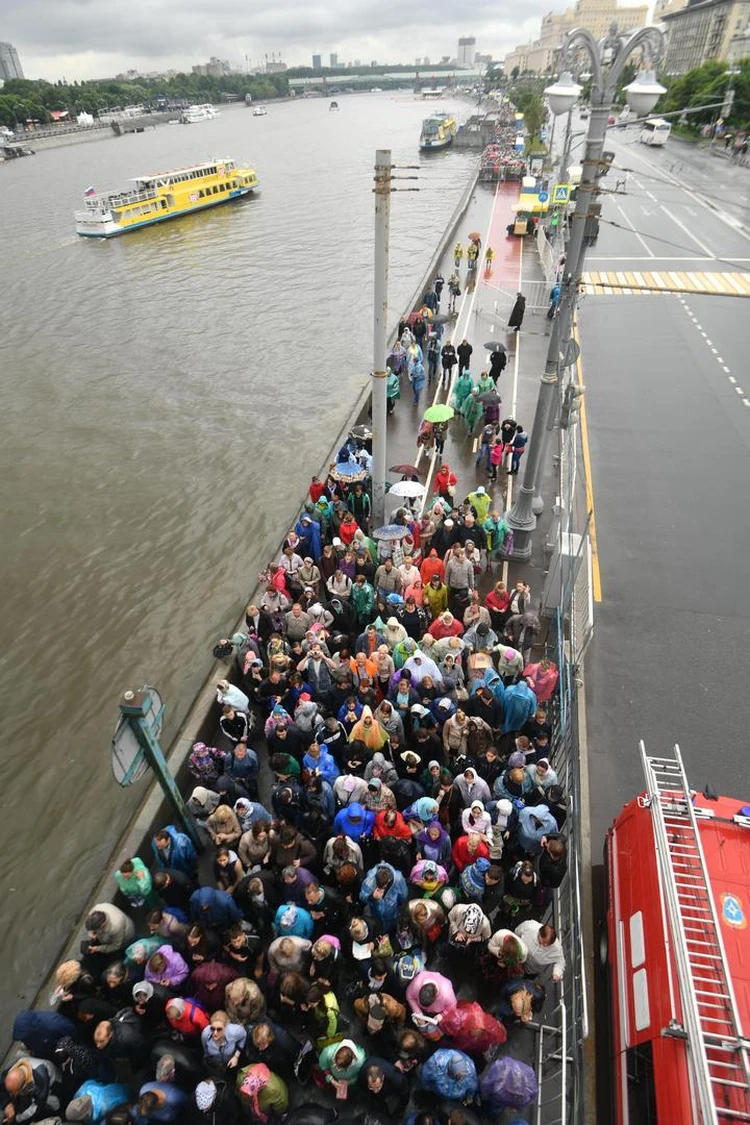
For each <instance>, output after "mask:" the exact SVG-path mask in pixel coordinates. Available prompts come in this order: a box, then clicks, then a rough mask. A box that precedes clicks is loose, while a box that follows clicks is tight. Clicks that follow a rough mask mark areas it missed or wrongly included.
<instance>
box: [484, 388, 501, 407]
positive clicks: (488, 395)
mask: <svg viewBox="0 0 750 1125" xmlns="http://www.w3.org/2000/svg"><path fill="white" fill-rule="evenodd" d="M479 401H480V402H481V403H482V404H483V405H485V406H486V405H487V403H488V402H497V403H500V402H502V401H503V400H502V399H501V398H500V395H499V394H498V393H497V391H496V390H495V389H494V387H493V388H492V390H490V391H485V392H484V394H481V395H479Z"/></svg>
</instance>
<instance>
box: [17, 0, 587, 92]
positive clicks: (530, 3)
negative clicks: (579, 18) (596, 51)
mask: <svg viewBox="0 0 750 1125" xmlns="http://www.w3.org/2000/svg"><path fill="white" fill-rule="evenodd" d="M565 7H567V4H566V3H565V0H558V2H557V3H555V2H554V0H553V2H552V3H551V2H550V0H525V3H524V4H523V9H522V12H523V15H521V5H519V4H511V3H510V0H469V2H468V3H467V4H466V5H464V6H463V7H462V11H461V14H460V16H459V15H458V12H457V9H458V8H459V5H457V4H456V3H455V0H431V2H430V3H416V2H413V0H412V2H407V3H404V0H326V2H325V3H322V2H321V0H310V2H305V0H162V3H161V4H154V2H153V0H126V2H122V0H120V2H118V0H3V3H2V19H1V20H0V37H1V38H2V39H4V40H7V41H9V42H11V43H13V44H14V45H15V47H16V48H17V50H18V53H19V55H20V58H21V65H22V67H23V69H24V73H25V75H26V77H27V78H47V79H50V80H52V81H54V80H56V79H58V78H63V77H64V78H66V79H67V80H68V81H69V82H72V81H73V80H74V79H78V80H79V81H80V80H81V79H84V78H106V77H110V76H112V75H114V74H117V73H120V72H122V71H125V70H128V69H129V68H134V69H136V70H139V71H151V70H166V69H167V68H169V67H174V68H175V69H178V70H189V69H190V67H191V65H192V64H194V63H198V62H205V61H206V60H208V58H209V57H210V56H211V55H216V56H218V57H219V58H221V59H226V60H227V61H228V62H229V63H230V64H231V65H232V66H233V67H235V68H236V69H240V70H241V69H243V68H244V66H245V57H246V56H247V57H248V58H249V60H250V63H251V65H252V64H255V63H258V62H259V61H261V60H262V59H263V58H264V56H265V55H266V54H268V55H269V57H270V55H271V53H272V52H275V53H276V55H277V56H278V55H279V54H280V55H281V58H282V59H283V61H284V62H286V63H287V64H289V65H298V66H305V65H306V66H310V65H311V56H312V54H313V53H316V54H318V53H319V54H322V55H323V61H324V65H325V64H326V63H327V61H328V55H329V54H330V52H332V51H334V52H337V53H338V56H339V59H340V60H343V61H345V62H346V61H349V60H354V59H360V60H361V61H362V62H370V61H371V60H373V59H375V60H376V61H377V62H379V63H381V62H403V63H413V62H414V59H415V58H417V57H423V56H425V55H427V56H429V58H430V60H431V61H439V59H440V58H441V56H442V55H450V56H451V57H452V58H454V57H455V55H456V51H457V40H458V37H459V35H473V36H474V37H475V38H476V41H477V50H478V51H479V52H481V53H482V54H491V55H492V56H493V57H494V58H498V59H502V57H503V55H504V54H505V53H506V52H507V51H509V50H510V49H511V48H512V47H514V46H515V45H516V44H517V43H523V42H526V41H527V40H528V39H530V38H533V37H534V36H535V35H536V34H537V32H538V30H539V19H540V16H541V15H542V14H543V13H544V12H546V11H549V10H551V9H555V10H564V8H565Z"/></svg>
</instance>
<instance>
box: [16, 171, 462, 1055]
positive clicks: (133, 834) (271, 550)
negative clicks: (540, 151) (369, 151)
mask: <svg viewBox="0 0 750 1125" xmlns="http://www.w3.org/2000/svg"><path fill="white" fill-rule="evenodd" d="M477 180H478V175H477V173H473V174H472V177H471V180H470V181H469V183H468V185H467V187H466V190H465V191H464V193H463V195H462V197H461V199H460V201H459V203H458V205H457V206H456V209H455V211H454V213H453V215H452V217H451V219H450V221H449V223H448V225H447V227H446V228H445V231H444V232H443V235H442V237H441V239H440V242H439V243H438V246H437V248H436V250H435V253H434V255H433V257H432V259H431V260H430V263H429V266H428V268H427V270H426V272H425V274H424V275H423V277H422V279H421V281H420V283H419V285H418V286H417V287H416V288H415V290H414V293H413V295H412V298H411V300H410V301H409V303H408V305H407V311H411V309H413V308H414V307H415V305H416V304H417V302H418V301H419V300H420V299H421V297H422V294H423V293H424V292H425V291H426V289H427V287H428V284H429V283H430V282H431V281H432V278H433V277H434V275H435V272H436V270H437V266H438V263H439V262H440V259H441V258H442V256H443V255H444V253H445V251H446V249H447V248H448V247H449V246H450V245H451V243H452V241H453V238H454V235H455V232H456V228H457V227H458V224H459V223H460V221H461V219H462V217H463V215H464V213H465V212H466V208H467V207H468V205H469V202H470V201H471V198H472V195H473V193H474V190H475V189H476V186H477ZM395 335H396V324H394V328H393V330H392V333H391V342H393V341H394V340H395ZM370 393H371V389H370V379H369V376H363V381H362V388H361V390H360V392H359V394H358V395H357V398H356V400H355V402H354V403H353V405H352V409H351V411H350V413H349V416H348V418H347V420H346V423H345V425H344V426H343V427H342V429H341V430H340V432H339V433H338V434H336V436H335V440H334V441H333V443H332V445H331V452H330V454H329V456H328V457H327V458H326V460H325V461H324V464H325V465H326V466H327V465H328V464H329V463H330V461H332V460H335V455H336V452H337V450H338V449H339V448H340V447H341V445H342V444H343V442H344V440H345V439H346V436H347V434H348V433H349V431H350V430H351V428H352V426H354V425H356V423H357V422H358V421H360V420H363V419H366V418H367V416H368V411H369V400H370ZM305 499H306V497H305V496H302V497H299V498H298V501H297V503H296V504H295V505H294V506H293V507H291V505H290V506H289V508H288V510H280V511H279V523H278V525H277V528H276V530H275V531H274V534H273V535H272V536H271V535H269V536H268V538H267V539H266V541H265V542H263V543H261V545H260V546H259V547H258V549H257V552H256V553H257V555H258V557H259V558H260V559H261V560H262V562H263V563H267V562H268V560H270V559H272V558H276V557H278V555H279V554H280V551H281V543H282V541H283V538H284V534H285V532H286V530H287V529H288V527H290V526H292V525H293V523H294V521H295V520H296V518H297V515H298V513H299V511H300V510H301V508H302V505H303V503H304V501H305ZM256 569H257V568H256ZM250 573H255V571H254V570H251V571H250ZM261 593H262V590H261V589H256V590H254V591H252V594H249V595H248V596H245V595H243V597H242V604H243V606H244V605H245V604H246V603H247V602H248V601H249V600H251V597H259V596H260V594H261ZM240 625H244V617H243V618H242V619H241V620H240V622H239V623H238V626H237V627H239V626H240ZM232 631H233V630H232V629H228V630H227V633H231V632H232ZM216 635H217V639H218V637H219V635H220V632H219V628H218V627H217V634H216ZM226 675H227V666H226V665H225V664H221V663H217V664H214V665H212V667H211V668H210V669H209V671H208V675H207V677H206V680H205V682H204V684H203V687H202V688H201V689H200V691H199V692H198V694H197V696H196V698H195V700H194V702H193V705H192V707H191V708H190V711H189V712H188V714H187V716H186V718H185V720H184V722H183V723H182V726H181V727H180V729H179V731H178V732H177V735H176V736H175V738H174V740H173V742H172V744H171V746H170V747H169V749H168V751H167V758H168V762H169V768H170V771H171V773H172V775H173V776H174V777H176V778H177V779H178V782H179V783H180V784H181V786H182V787H183V791H184V787H185V786H186V784H189V782H188V779H187V767H186V763H187V758H188V755H189V754H190V751H191V749H192V746H193V744H194V743H195V742H198V741H202V742H206V743H208V744H209V745H210V744H211V742H212V740H213V738H214V735H215V733H216V727H217V722H218V715H219V712H218V707H217V704H216V689H215V685H216V681H217V680H219V679H222V678H224V677H225V676H226ZM132 686H133V687H136V686H138V685H132ZM112 784H113V785H114V784H115V783H114V781H113V782H112ZM173 820H174V816H173V814H172V813H171V811H170V810H169V807H168V805H167V804H166V802H165V801H164V799H163V797H162V794H161V790H160V789H159V787H158V786H157V785H155V784H151V785H150V787H149V791H148V793H147V794H146V796H145V798H144V800H143V802H142V803H141V805H140V806H139V808H138V809H137V810H136V812H135V814H134V816H133V818H132V819H131V821H130V823H129V824H128V825H127V827H126V828H125V831H124V832H123V834H122V835H121V836H120V838H119V840H118V841H117V842H116V844H115V845H114V848H113V851H112V853H111V855H110V858H109V861H108V863H107V864H106V867H105V870H104V874H103V875H102V878H101V879H100V880H99V882H98V883H97V884H96V886H95V887H94V888H93V889H92V892H91V894H90V895H89V897H88V899H87V901H86V904H85V906H84V907H83V909H82V910H81V913H80V915H79V919H78V923H77V925H76V928H75V929H74V931H73V932H72V933H71V934H70V936H69V938H68V939H67V941H66V942H65V943H64V945H63V946H62V948H61V949H60V951H59V954H58V956H57V958H56V960H55V962H54V964H52V965H51V966H50V970H49V973H48V975H47V977H46V978H45V980H44V981H43V982H42V984H41V986H40V988H39V990H38V992H37V995H36V998H35V1000H34V1004H33V1006H34V1007H40V1008H46V1007H48V1002H49V996H50V994H51V992H52V991H53V988H54V981H53V978H54V973H55V969H56V966H57V965H58V964H59V962H60V961H61V960H64V959H65V958H66V957H77V956H78V951H79V944H80V940H81V936H82V922H83V919H84V918H85V917H86V914H87V913H88V912H89V911H90V909H91V907H92V906H93V904H94V903H96V902H118V901H119V899H118V896H119V891H118V888H117V884H116V883H115V880H114V872H115V871H116V870H117V869H118V867H119V866H120V864H121V863H122V861H123V860H124V859H126V858H127V857H129V856H135V855H138V856H140V857H141V858H142V859H143V861H144V863H146V864H150V862H151V860H152V858H153V856H152V851H151V837H152V835H153V833H154V831H155V830H156V829H157V828H159V827H161V826H162V825H164V824H168V823H171V822H172V821H173ZM9 1015H10V1013H6V1019H7V1018H8V1016H9ZM3 1031H5V1032H6V1033H7V1034H9V1032H10V1027H9V1026H8V1027H6V1028H2V1029H0V1034H2V1032H3ZM6 1042H7V1040H6Z"/></svg>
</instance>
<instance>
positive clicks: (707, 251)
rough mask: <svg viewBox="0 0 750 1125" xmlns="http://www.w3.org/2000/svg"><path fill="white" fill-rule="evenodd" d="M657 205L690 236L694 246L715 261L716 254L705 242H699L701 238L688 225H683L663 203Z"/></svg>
mask: <svg viewBox="0 0 750 1125" xmlns="http://www.w3.org/2000/svg"><path fill="white" fill-rule="evenodd" d="M659 206H660V207H661V209H662V211H663V212H664V214H665V215H666V216H667V217H668V218H670V219H671V220H672V222H673V223H676V225H677V226H678V227H679V228H680V230H684V232H685V234H686V235H687V236H688V238H692V240H693V242H694V243H695V245H696V246H700V248H701V250H702V251H703V253H704V254H705V255H706V257H707V258H712V259H713V260H714V261H716V255H715V254H712V253H711V251H710V250H709V248H708V247H707V246H706V244H705V242H701V240H700V239H699V238H698V237H697V236H696V235H694V234H693V232H692V231H691V229H690V227H687V226H685V224H684V223H683V222H682V220H681V219H678V218H677V216H676V215H673V214H672V212H671V211H670V210H669V208H668V207H665V206H664V204H663V203H660V204H659Z"/></svg>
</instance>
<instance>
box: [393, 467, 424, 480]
mask: <svg viewBox="0 0 750 1125" xmlns="http://www.w3.org/2000/svg"><path fill="white" fill-rule="evenodd" d="M388 472H389V473H402V474H403V476H405V477H416V476H419V474H420V473H421V472H422V469H420V467H419V466H418V465H391V467H390V469H389V470H388Z"/></svg>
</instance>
